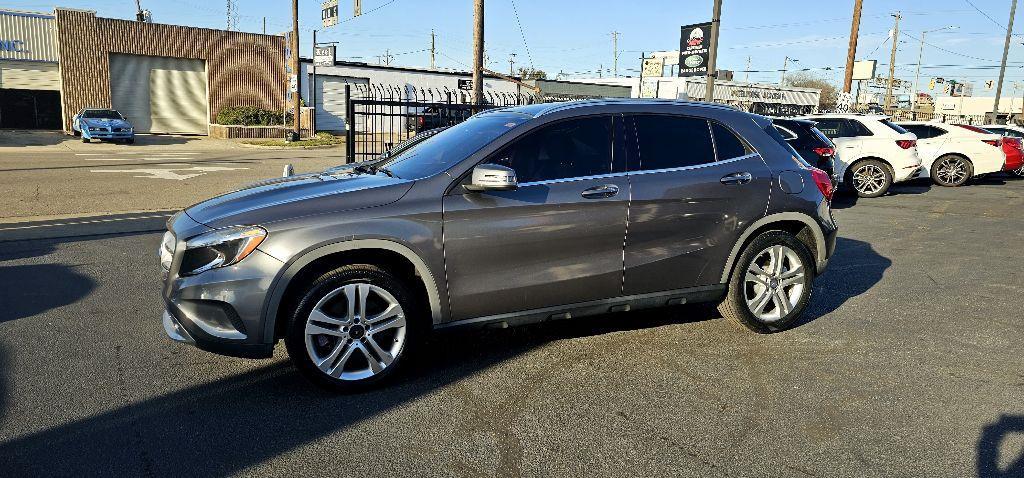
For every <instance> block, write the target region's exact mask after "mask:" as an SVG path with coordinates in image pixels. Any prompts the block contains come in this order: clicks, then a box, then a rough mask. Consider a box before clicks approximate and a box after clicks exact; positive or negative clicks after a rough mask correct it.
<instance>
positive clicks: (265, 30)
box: [263, 17, 267, 35]
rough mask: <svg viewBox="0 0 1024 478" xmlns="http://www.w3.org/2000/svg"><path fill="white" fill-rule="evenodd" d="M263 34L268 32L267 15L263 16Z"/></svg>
mask: <svg viewBox="0 0 1024 478" xmlns="http://www.w3.org/2000/svg"><path fill="white" fill-rule="evenodd" d="M263 34H264V35H266V34H267V17H263Z"/></svg>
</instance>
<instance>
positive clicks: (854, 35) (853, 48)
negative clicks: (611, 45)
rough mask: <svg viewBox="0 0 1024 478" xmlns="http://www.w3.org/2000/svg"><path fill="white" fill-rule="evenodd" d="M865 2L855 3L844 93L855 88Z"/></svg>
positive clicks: (847, 52) (857, 0) (847, 54)
mask: <svg viewBox="0 0 1024 478" xmlns="http://www.w3.org/2000/svg"><path fill="white" fill-rule="evenodd" d="M863 7H864V0H855V1H854V2H853V25H851V26H850V47H849V49H847V51H846V78H845V79H844V80H843V93H849V92H850V90H851V89H852V88H853V62H854V60H856V58H857V39H858V37H859V36H860V12H861V9H862V8H863Z"/></svg>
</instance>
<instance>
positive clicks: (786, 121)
mask: <svg viewBox="0 0 1024 478" xmlns="http://www.w3.org/2000/svg"><path fill="white" fill-rule="evenodd" d="M772 123H774V124H775V127H776V128H777V129H778V130H779V133H781V134H782V137H783V138H785V139H786V142H788V143H789V145H790V146H792V147H793V149H795V150H796V152H797V153H800V157H802V158H804V160H806V161H807V162H808V163H809V164H811V165H813V166H814V167H816V168H818V169H820V170H822V171H825V172H826V173H828V175H829V177H830V178H832V186H833V187H837V186H838V185H839V176H838V175H837V174H836V166H835V162H836V145H835V144H834V143H832V141H831V140H830V139H828V137H827V136H825V134H824V133H822V132H821V131H820V130H819V129H818V128H817V127H816V126H814V124H815V123H814V122H813V121H808V120H798V119H791V118H772Z"/></svg>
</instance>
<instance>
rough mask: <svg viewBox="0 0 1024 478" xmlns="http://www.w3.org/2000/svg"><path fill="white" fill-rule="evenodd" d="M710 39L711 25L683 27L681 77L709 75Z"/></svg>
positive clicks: (681, 37)
mask: <svg viewBox="0 0 1024 478" xmlns="http://www.w3.org/2000/svg"><path fill="white" fill-rule="evenodd" d="M710 37H711V23H698V24H696V25H687V26H684V27H682V29H681V31H680V34H679V76H704V75H707V74H708V58H709V56H708V44H709V43H710V42H711V38H710Z"/></svg>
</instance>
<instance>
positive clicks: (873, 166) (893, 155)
mask: <svg viewBox="0 0 1024 478" xmlns="http://www.w3.org/2000/svg"><path fill="white" fill-rule="evenodd" d="M801 119H808V120H811V121H814V122H816V123H817V127H818V129H819V130H821V132H822V133H825V136H828V137H829V139H831V140H832V142H833V143H835V144H836V148H837V149H838V150H839V151H838V153H839V155H838V156H839V158H840V159H839V161H837V162H836V176H837V177H838V178H839V180H840V182H842V183H845V184H847V185H849V186H851V187H852V188H853V190H854V191H856V193H857V195H858V196H860V197H866V198H873V197H878V196H881V195H883V194H885V193H886V191H888V190H889V186H891V185H892V184H893V183H898V182H902V181H907V180H909V179H913V178H914V177H916V176H917V174H918V172H920V170H921V158H920V157H919V156H918V155H917V137H916V136H914V134H913V133H909V132H907V131H906V130H904V129H903V128H900V127H899V126H897V125H895V124H893V123H892V122H890V121H889V118H888V117H886V116H883V115H859V114H822V115H814V116H806V117H803V118H801Z"/></svg>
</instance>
